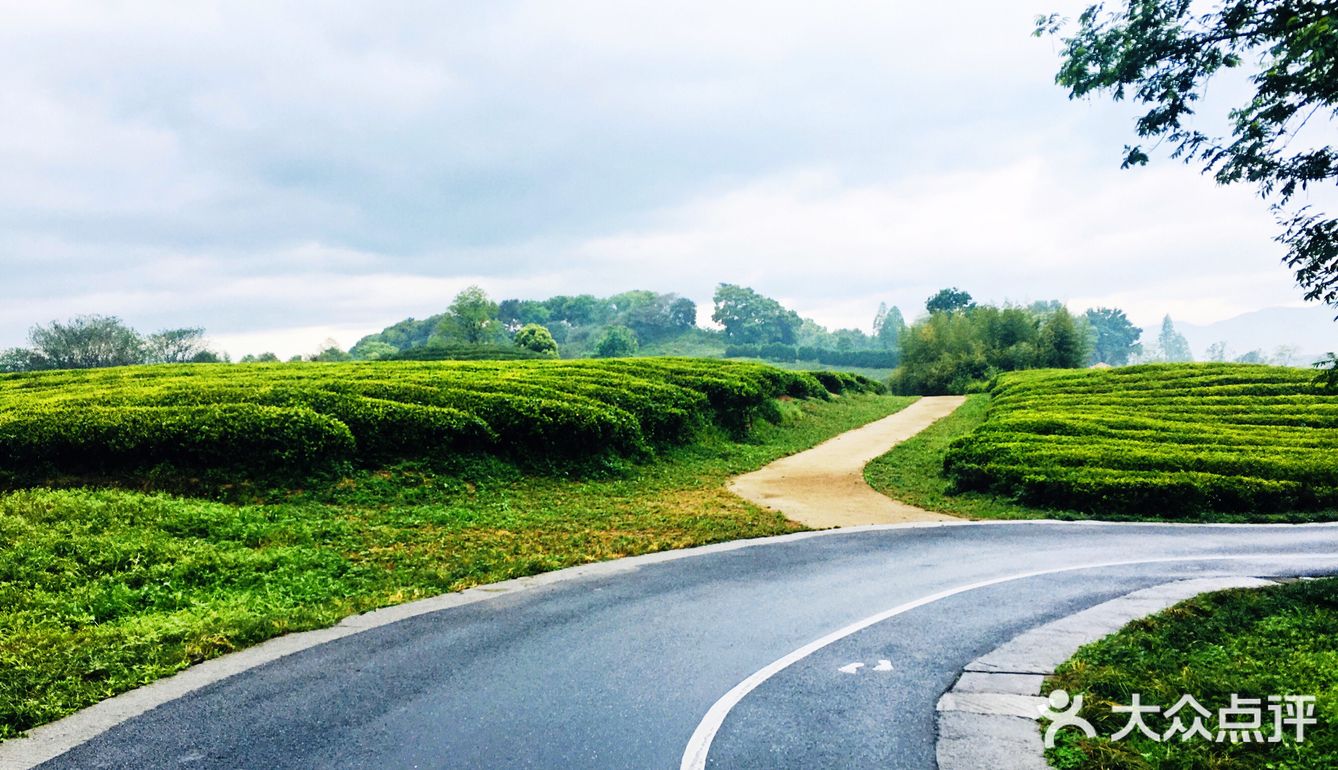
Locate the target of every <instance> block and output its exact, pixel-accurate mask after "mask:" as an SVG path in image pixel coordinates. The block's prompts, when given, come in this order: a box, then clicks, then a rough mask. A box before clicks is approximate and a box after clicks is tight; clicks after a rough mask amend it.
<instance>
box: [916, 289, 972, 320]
mask: <svg viewBox="0 0 1338 770" xmlns="http://www.w3.org/2000/svg"><path fill="white" fill-rule="evenodd" d="M975 306H976V303H974V302H972V301H971V295H970V294H967V293H966V292H964V291H962V290H961V289H958V288H957V287H955V286H954V287H952V288H951V289H940V290H939V292H938V293H937V294H935V295H934V296H932V297H930V298H929V299H928V300H926V301H925V310H928V311H929V312H930V313H954V312H956V311H958V310H970V309H971V308H973V307H975Z"/></svg>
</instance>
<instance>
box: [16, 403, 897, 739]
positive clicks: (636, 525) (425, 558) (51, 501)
mask: <svg viewBox="0 0 1338 770" xmlns="http://www.w3.org/2000/svg"><path fill="white" fill-rule="evenodd" d="M910 401H911V399H905V398H894V397H880V396H846V397H842V398H838V399H835V400H833V401H831V402H816V401H813V402H809V401H796V402H790V403H786V404H784V405H783V412H784V418H785V419H784V420H783V421H782V423H781V424H779V425H770V424H763V425H761V426H760V427H759V428H757V429H756V430H755V432H754V434H753V435H752V437H751V438H750V439H749V440H748V441H747V442H743V443H740V442H736V441H732V440H729V439H728V438H726V437H725V436H724V435H723V434H722V433H720V432H718V431H715V432H711V433H709V434H708V435H706V436H704V437H703V438H702V440H701V441H699V442H697V443H694V444H690V445H687V446H682V447H677V448H674V449H670V450H667V451H666V452H665V453H664V454H663V455H662V456H661V457H660V459H658V460H656V461H654V462H649V463H645V464H633V463H626V464H623V465H622V466H620V468H618V469H615V470H611V471H608V472H606V473H604V474H603V475H602V476H600V477H598V478H564V477H554V476H543V475H527V474H524V473H522V472H521V471H519V470H517V469H516V468H515V467H514V466H511V465H508V464H506V463H504V462H502V461H499V460H495V459H488V458H475V459H468V460H461V461H458V463H457V464H456V465H454V466H453V467H441V466H438V467H432V466H429V465H426V464H421V463H404V464H400V465H397V466H393V467H391V468H387V469H383V470H377V471H364V472H360V473H357V474H355V475H353V476H350V477H348V478H345V479H343V480H342V481H340V482H338V483H336V484H333V485H332V486H329V487H326V488H321V489H311V490H306V491H301V492H292V493H284V494H282V495H277V496H276V495H275V494H271V499H269V500H267V501H263V502H258V503H255V504H249V505H229V504H224V503H217V502H204V501H199V500H190V499H182V498H175V497H169V496H165V495H143V494H137V493H133V492H125V491H85V490H61V491H52V490H28V491H20V492H15V493H11V494H8V495H5V496H0V546H3V547H0V737H5V736H12V735H14V734H16V733H17V732H19V731H22V730H24V729H26V728H29V727H32V726H35V725H37V724H41V723H43V722H47V721H50V720H52V719H56V718H58V717H60V716H63V715H65V714H69V713H71V712H73V711H75V710H77V709H79V708H81V707H83V706H87V705H89V704H92V703H94V702H96V701H98V700H101V699H103V698H106V697H109V696H111V695H114V694H116V693H118V692H121V691H124V690H127V689H130V688H133V687H135V686H138V685H141V684H145V683H147V682H150V681H153V680H154V679H157V678H159V677H162V676H164V675H167V674H170V673H172V672H174V671H177V670H179V669H181V668H184V667H186V666H188V665H190V664H191V663H193V662H198V661H201V660H204V659H207V658H210V657H214V656H217V655H221V654H223V653H226V652H228V651H231V650H234V649H238V648H240V647H245V646H247V645H251V644H255V643H257V642H260V641H263V640H264V639H267V638H269V637H272V636H276V635H278V634H281V633H284V632H288V631H296V630H302V629H309V628H316V627H321V626H326V625H329V624H331V623H333V622H335V621H337V620H338V619H340V618H341V617H344V616H346V615H349V614H351V613H355V612H359V611H364V610H368V609H371V608H374V607H379V606H384V605H388V604H394V603H398V602H404V601H408V600H412V599H416V598H420V597H424V596H429V595H433V594H437V593H440V592H443V591H449V590H458V589H462V588H465V587H468V586H471V585H477V584H480V583H487V582H493V581H497V580H504V579H507V578H512V577H518V576H522V575H529V574H534V573H537V572H542V571H545V570H552V569H558V568H561V567H566V566H570V565H574V564H581V563H585V562H590V561H597V560H602V559H610V558H616V557H619V556H627V555H632V554H639V553H646V552H650V551H656V550H662V549H668V548H680V547H686V546H692V545H700V544H704V543H711V542H717V541H722V540H731V539H736V538H744V537H759V536H764V535H775V534H781V533H785V532H790V531H794V530H796V529H799V526H798V525H796V524H794V523H792V522H789V521H787V520H785V519H784V518H783V517H781V516H780V515H778V514H775V513H768V512H764V511H762V510H760V509H758V508H755V507H753V506H751V505H749V504H747V503H745V502H744V501H742V500H740V499H739V498H737V497H734V496H733V495H731V494H729V493H727V492H726V491H725V490H724V489H723V486H722V485H723V482H724V481H725V479H727V478H728V477H729V476H731V475H734V474H737V473H740V472H744V471H748V470H752V469H755V468H758V467H761V466H762V465H764V464H766V463H767V462H770V461H771V460H774V459H776V458H778V457H781V456H784V455H786V454H791V453H793V452H796V451H799V450H802V449H805V448H807V447H810V446H813V445H815V444H817V443H820V442H821V441H823V440H825V439H827V438H829V437H831V436H834V435H836V434H838V433H840V432H842V431H845V430H849V429H851V428H854V427H857V426H859V425H863V424H865V423H867V422H869V421H871V420H874V419H877V418H879V417H882V416H885V415H887V414H890V413H892V412H894V411H896V410H898V409H900V408H902V407H904V406H905V405H906V404H907V403H909V402H910Z"/></svg>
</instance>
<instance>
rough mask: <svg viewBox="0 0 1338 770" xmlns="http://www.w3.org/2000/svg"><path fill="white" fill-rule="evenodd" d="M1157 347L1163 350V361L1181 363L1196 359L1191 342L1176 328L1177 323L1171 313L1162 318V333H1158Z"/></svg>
mask: <svg viewBox="0 0 1338 770" xmlns="http://www.w3.org/2000/svg"><path fill="white" fill-rule="evenodd" d="M1157 347H1158V348H1159V349H1160V351H1161V358H1162V360H1163V361H1169V362H1171V363H1180V362H1184V361H1193V360H1194V354H1193V353H1191V352H1190V350H1189V342H1187V341H1186V340H1185V336H1184V335H1183V334H1181V333H1180V332H1178V331H1176V330H1175V324H1174V323H1173V322H1172V321H1171V317H1170V316H1169V315H1168V316H1166V317H1165V318H1163V319H1162V320H1161V334H1159V335H1157Z"/></svg>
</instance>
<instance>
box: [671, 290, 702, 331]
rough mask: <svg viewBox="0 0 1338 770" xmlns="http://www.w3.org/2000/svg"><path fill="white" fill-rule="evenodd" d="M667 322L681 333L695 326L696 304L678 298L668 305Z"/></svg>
mask: <svg viewBox="0 0 1338 770" xmlns="http://www.w3.org/2000/svg"><path fill="white" fill-rule="evenodd" d="M669 322H670V323H671V324H673V325H674V327H675V328H677V329H679V330H683V331H686V330H688V329H691V328H692V327H694V326H696V325H697V303H696V302H693V301H692V300H690V299H688V298H687V297H679V298H677V299H675V300H674V301H673V302H671V303H669Z"/></svg>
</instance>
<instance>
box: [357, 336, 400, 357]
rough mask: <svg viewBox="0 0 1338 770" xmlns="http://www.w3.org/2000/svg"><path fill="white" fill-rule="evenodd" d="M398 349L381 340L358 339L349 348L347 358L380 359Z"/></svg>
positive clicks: (391, 354)
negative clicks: (356, 342)
mask: <svg viewBox="0 0 1338 770" xmlns="http://www.w3.org/2000/svg"><path fill="white" fill-rule="evenodd" d="M398 352H400V349H399V348H397V347H395V346H394V345H392V344H390V343H389V342H382V341H381V340H359V341H358V344H356V345H354V346H353V347H352V348H350V349H349V351H348V354H349V358H352V359H354V360H356V361H380V360H382V359H385V358H390V357H392V356H394V355H395V354H396V353H398Z"/></svg>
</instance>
